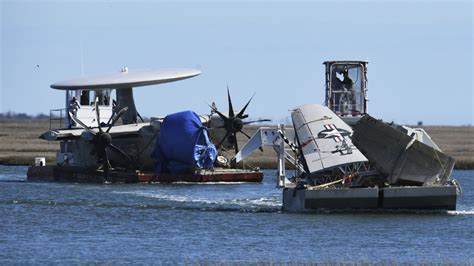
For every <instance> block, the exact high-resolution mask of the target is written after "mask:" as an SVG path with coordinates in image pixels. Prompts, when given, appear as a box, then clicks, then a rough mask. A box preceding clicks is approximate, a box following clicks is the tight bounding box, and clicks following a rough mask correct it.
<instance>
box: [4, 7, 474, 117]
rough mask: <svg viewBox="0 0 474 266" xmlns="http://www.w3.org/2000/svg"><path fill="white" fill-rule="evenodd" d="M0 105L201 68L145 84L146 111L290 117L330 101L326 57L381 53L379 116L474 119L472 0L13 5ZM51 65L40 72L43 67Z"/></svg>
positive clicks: (373, 57) (49, 102) (375, 58)
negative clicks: (106, 78)
mask: <svg viewBox="0 0 474 266" xmlns="http://www.w3.org/2000/svg"><path fill="white" fill-rule="evenodd" d="M0 9H1V54H0V56H1V57H0V61H1V65H0V67H1V69H0V73H1V76H0V79H1V87H0V112H7V111H14V112H26V113H29V114H36V113H49V110H50V109H55V108H61V107H63V105H64V95H63V92H61V91H57V90H53V89H51V88H49V85H50V84H52V83H54V82H56V81H59V80H65V79H69V78H76V77H80V76H81V48H80V47H81V42H82V48H83V49H82V50H83V61H84V72H85V75H86V76H87V75H93V74H102V73H111V72H115V71H119V70H120V68H121V67H122V66H124V65H126V66H128V67H129V69H155V68H168V67H197V68H199V69H201V70H202V72H203V73H202V74H201V75H200V76H198V77H196V78H192V79H189V80H185V81H179V82H176V83H171V84H163V85H159V86H152V87H142V88H137V89H136V90H135V100H136V103H137V107H138V110H139V112H140V113H141V114H142V115H145V116H156V115H164V114H167V113H173V112H177V111H182V110H188V109H191V110H194V111H196V112H197V113H208V112H209V107H208V106H207V105H206V104H205V102H211V101H215V102H216V103H217V105H218V107H219V108H220V110H222V111H225V110H227V102H226V100H227V99H226V85H227V84H229V87H230V89H231V93H232V96H233V99H234V103H235V104H234V105H235V108H236V109H239V108H241V107H242V106H243V105H244V104H245V102H246V101H247V100H248V98H249V97H250V96H252V94H253V93H254V92H256V93H257V94H256V96H255V98H254V100H253V102H252V104H251V106H250V107H249V108H248V111H249V114H250V116H251V117H254V118H257V117H265V118H272V119H274V120H275V121H276V122H279V121H280V120H282V119H284V118H285V117H288V116H289V112H288V110H289V109H291V108H294V107H296V106H298V105H301V104H305V103H323V101H324V68H323V65H322V62H323V61H325V60H342V59H352V60H369V68H368V77H369V99H370V102H369V112H370V113H371V114H372V115H373V116H376V117H379V118H382V119H384V120H389V121H390V120H394V121H395V122H399V123H409V124H414V123H416V122H417V121H423V122H424V124H442V125H443V124H444V125H447V124H456V125H466V124H474V121H473V116H474V114H473V113H474V108H473V102H474V98H473V67H472V62H473V54H472V47H473V40H472V39H473V21H472V14H473V4H472V2H471V1H397V2H384V1H346V2H341V1H327V2H322V1H312V2H295V1H287V2H285V1H283V2H270V1H262V2H247V1H239V2H229V1H219V2H217V1H216V2H199V1H192V2H191V1H189V2H184V1H178V2H176V1H173V2H171V1H170V2H152V1H133V2H132V1H130V2H128V1H120V2H116V1H5V0H0ZM36 65H39V67H36Z"/></svg>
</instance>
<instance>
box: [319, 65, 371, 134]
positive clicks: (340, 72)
mask: <svg viewBox="0 0 474 266" xmlns="http://www.w3.org/2000/svg"><path fill="white" fill-rule="evenodd" d="M323 64H324V65H325V66H326V100H325V104H326V106H327V107H328V108H329V109H331V111H333V112H334V113H336V114H337V115H338V116H340V117H341V118H342V119H343V120H344V121H345V122H346V123H348V124H350V125H352V124H355V123H356V122H357V121H358V120H359V119H360V118H361V117H362V116H363V115H364V114H366V113H367V102H368V97H367V64H368V62H366V61H326V62H324V63H323Z"/></svg>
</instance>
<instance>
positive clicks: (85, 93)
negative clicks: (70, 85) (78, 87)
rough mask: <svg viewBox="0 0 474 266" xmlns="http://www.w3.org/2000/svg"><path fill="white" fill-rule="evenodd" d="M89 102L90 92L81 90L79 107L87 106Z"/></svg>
mask: <svg viewBox="0 0 474 266" xmlns="http://www.w3.org/2000/svg"><path fill="white" fill-rule="evenodd" d="M89 102H90V91H86V90H82V91H81V97H80V103H81V105H89Z"/></svg>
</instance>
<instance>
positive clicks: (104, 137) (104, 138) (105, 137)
mask: <svg viewBox="0 0 474 266" xmlns="http://www.w3.org/2000/svg"><path fill="white" fill-rule="evenodd" d="M99 138H100V143H101V144H102V145H104V147H107V146H109V145H110V143H111V142H112V136H110V134H109V133H103V134H101V135H100V137H99Z"/></svg>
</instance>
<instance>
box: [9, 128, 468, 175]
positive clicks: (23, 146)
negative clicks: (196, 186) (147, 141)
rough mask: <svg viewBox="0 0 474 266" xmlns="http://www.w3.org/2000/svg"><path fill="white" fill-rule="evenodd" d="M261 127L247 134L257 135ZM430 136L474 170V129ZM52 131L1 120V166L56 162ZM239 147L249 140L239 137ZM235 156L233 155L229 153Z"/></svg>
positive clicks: (262, 159)
mask: <svg viewBox="0 0 474 266" xmlns="http://www.w3.org/2000/svg"><path fill="white" fill-rule="evenodd" d="M257 128H258V127H257V126H251V127H248V128H246V129H245V130H244V131H245V132H246V133H247V134H249V135H250V136H252V135H253V133H254V132H255V130H256V129H257ZM423 128H424V129H425V130H426V132H427V133H428V134H429V135H430V136H431V138H432V139H433V140H434V141H435V142H436V144H438V146H439V147H440V148H441V149H442V150H443V151H444V152H446V153H447V154H448V155H450V156H452V157H454V158H455V159H456V168H457V169H474V127H472V126H459V127H455V126H424V127H423ZM47 130H49V119H24V120H15V119H0V164H19V165H30V164H32V163H33V162H34V158H35V157H46V159H47V163H48V164H51V163H54V161H55V156H56V151H57V150H58V149H59V142H48V141H45V140H42V139H39V138H38V137H39V136H40V135H41V134H42V133H44V132H45V131H47ZM238 141H239V146H240V147H242V146H243V145H244V144H245V142H246V141H247V138H246V137H245V136H244V135H243V134H238ZM226 153H227V154H228V155H230V156H232V155H233V152H232V151H227V152H226ZM245 166H246V167H248V168H253V167H260V168H276V154H275V152H274V151H273V149H272V148H264V151H263V152H260V151H258V150H257V151H255V152H254V153H253V154H252V155H251V156H250V157H249V158H248V159H247V160H246V161H245Z"/></svg>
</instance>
